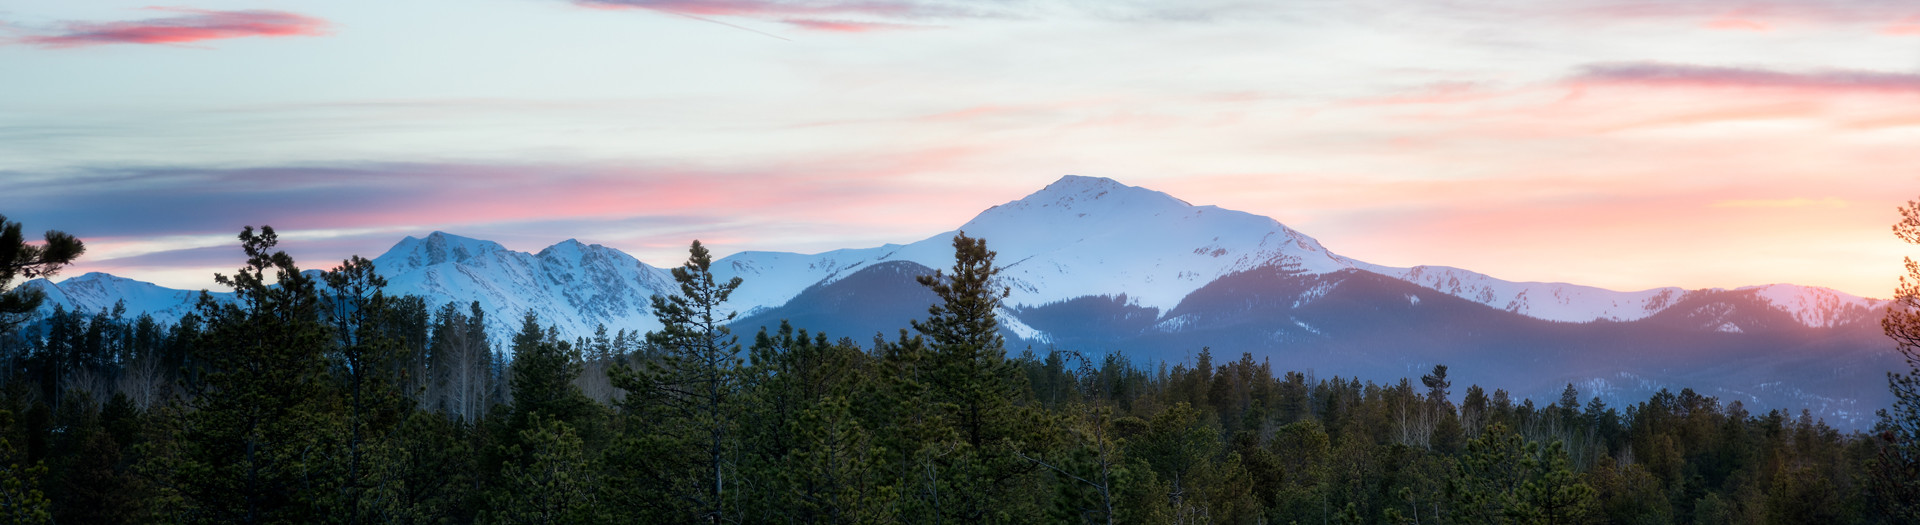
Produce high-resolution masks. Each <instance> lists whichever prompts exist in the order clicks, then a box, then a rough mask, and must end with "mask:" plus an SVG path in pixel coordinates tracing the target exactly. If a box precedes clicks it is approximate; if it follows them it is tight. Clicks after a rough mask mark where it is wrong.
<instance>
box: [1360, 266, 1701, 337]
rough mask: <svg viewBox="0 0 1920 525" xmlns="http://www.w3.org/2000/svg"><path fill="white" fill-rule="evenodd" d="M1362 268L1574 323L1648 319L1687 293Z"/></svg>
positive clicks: (1441, 269) (1455, 271)
mask: <svg viewBox="0 0 1920 525" xmlns="http://www.w3.org/2000/svg"><path fill="white" fill-rule="evenodd" d="M1362 268H1365V269H1366V270H1368V271H1372V272H1374V273H1378V274H1381V275H1387V276H1391V277H1394V278H1396V279H1400V280H1403V281H1407V282H1410V283H1414V284H1418V285H1420V286H1424V287H1427V288H1428V289H1432V290H1434V291H1437V292H1441V293H1445V294H1447V295H1452V296H1454V297H1459V298H1461V299H1466V300H1469V301H1473V302H1476V303H1480V304H1484V305H1487V306H1491V307H1494V308H1498V309H1501V310H1506V311H1509V312H1513V313H1517V314H1520V315H1525V316H1528V317H1533V318H1536V319H1545V320H1548V321H1562V322H1571V323H1584V322H1589V321H1596V320H1607V321H1634V320H1638V319H1644V318H1646V317H1647V316H1649V315H1653V314H1655V313H1658V312H1659V311H1660V310H1663V309H1665V308H1666V307H1668V306H1671V305H1673V303H1674V301H1677V300H1679V299H1680V297H1681V296H1683V295H1685V294H1686V293H1687V291H1686V290H1685V289H1682V288H1675V287H1666V288H1654V289H1651V290H1641V291H1637V292H1616V291H1613V290H1607V289H1604V288H1594V287H1591V286H1580V285H1575V284H1567V283H1539V282H1512V281H1502V280H1499V279H1495V278H1493V277H1489V276H1487V275H1484V274H1480V273H1476V272H1471V271H1467V270H1462V269H1459V268H1451V267H1446V266H1415V267H1412V268H1393V267H1388V266H1379V265H1372V264H1369V265H1364V266H1362Z"/></svg>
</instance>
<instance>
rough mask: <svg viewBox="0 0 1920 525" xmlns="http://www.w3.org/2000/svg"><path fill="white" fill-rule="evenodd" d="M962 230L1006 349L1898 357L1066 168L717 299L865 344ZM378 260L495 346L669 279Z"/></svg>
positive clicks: (1598, 379)
mask: <svg viewBox="0 0 1920 525" xmlns="http://www.w3.org/2000/svg"><path fill="white" fill-rule="evenodd" d="M960 231H964V232H966V233H967V235H969V236H972V237H978V238H984V239H987V241H988V247H989V248H990V249H992V250H994V251H996V252H997V253H998V257H997V262H998V264H999V265H1000V266H1001V267H1002V268H1003V271H1002V274H1001V279H1002V281H1001V282H1002V284H1004V285H1006V286H1007V287H1009V288H1010V289H1011V294H1010V295H1009V296H1008V297H1007V299H1006V301H1005V308H1004V309H1003V310H1002V312H1001V313H1002V325H1003V328H1004V329H1005V331H1006V335H1007V336H1008V337H1009V340H1010V343H1011V344H1012V345H1014V347H1015V348H1016V349H1017V348H1019V347H1026V346H1030V347H1034V348H1046V347H1048V346H1053V347H1059V348H1066V349H1076V350H1082V351H1086V352H1091V353H1106V352H1113V351H1119V352H1125V353H1126V354H1127V355H1130V356H1135V357H1136V358H1143V359H1149V360H1163V359H1164V360H1172V361H1179V360H1182V359H1185V358H1187V357H1188V356H1189V355H1190V354H1192V353H1193V352H1196V351H1198V350H1199V349H1200V348H1202V347H1211V348H1212V351H1213V352H1214V353H1215V355H1222V356H1228V355H1230V354H1237V353H1241V352H1246V353H1252V354H1254V355H1256V356H1264V357H1267V358H1270V359H1273V360H1275V361H1276V366H1277V367H1279V368H1283V369H1313V370H1316V371H1317V372H1318V373H1325V374H1338V375H1355V374H1358V375H1361V376H1363V377H1368V378H1371V379H1378V380H1383V381H1395V380H1397V379H1398V378H1401V377H1409V376H1414V375H1417V374H1419V373H1423V372H1425V371H1426V369H1428V368H1430V367H1431V366H1432V365H1434V364H1438V363H1444V364H1448V365H1449V366H1450V367H1451V370H1453V371H1454V373H1455V374H1456V376H1457V377H1458V378H1459V379H1458V384H1469V383H1480V384H1483V385H1486V386H1488V387H1490V388H1492V387H1499V388H1506V389H1508V390H1510V391H1513V392H1514V393H1515V394H1516V395H1520V396H1528V397H1533V398H1536V399H1555V398H1557V397H1558V394H1559V392H1560V389H1561V388H1564V386H1565V385H1566V384H1568V383H1573V384H1575V385H1576V386H1578V387H1579V388H1580V389H1581V390H1582V392H1583V393H1584V394H1586V395H1598V396H1600V397H1602V398H1603V399H1605V400H1607V401H1608V402H1610V403H1616V404H1617V403H1619V402H1623V401H1626V402H1630V401H1633V400H1634V399H1636V398H1640V399H1644V398H1645V395H1646V394H1650V393H1652V392H1653V391H1656V390H1658V389H1659V388H1666V387H1671V388H1680V387H1693V388H1695V389H1696V390H1699V391H1701V392H1702V393H1706V394H1709V395H1718V396H1721V397H1723V398H1725V399H1727V400H1729V401H1731V400H1736V399H1737V400H1741V401H1742V402H1743V403H1746V404H1748V405H1750V406H1753V407H1798V406H1809V407H1812V408H1815V409H1816V411H1817V412H1818V413H1820V414H1822V415H1823V416H1825V417H1828V418H1829V420H1830V421H1834V422H1835V423H1836V424H1840V425H1853V426H1855V427H1857V426H1862V425H1864V424H1865V422H1866V421H1868V419H1869V418H1870V416H1871V412H1872V409H1873V408H1874V407H1877V406H1882V405H1884V404H1885V403H1884V401H1885V400H1886V396H1887V394H1886V392H1885V388H1884V385H1881V384H1880V381H1881V379H1880V378H1881V377H1882V375H1881V372H1883V371H1885V370H1890V369H1892V368H1893V367H1895V366H1897V365H1898V364H1899V363H1898V362H1897V361H1896V360H1895V359H1896V357H1895V355H1894V353H1893V352H1892V351H1891V346H1890V345H1889V344H1887V343H1886V341H1885V339H1884V338H1882V337H1880V336H1879V334H1878V319H1879V316H1880V314H1881V312H1882V311H1883V310H1884V308H1885V307H1886V302H1885V301H1879V300H1874V299H1866V298H1860V297H1854V296H1850V295H1847V294H1844V293H1840V292H1837V291H1834V290H1829V289H1825V288H1815V287H1805V286H1796V285H1789V284H1774V285H1766V286H1755V287H1746V288H1739V289H1733V290H1721V289H1707V290H1685V289H1680V288H1655V289H1651V290H1640V291H1625V292H1622V291H1613V290H1606V289H1601V288H1594V287H1588V286H1579V285H1574V284H1566V283H1538V282H1510V281H1504V280H1500V279H1497V278H1494V277H1491V276H1487V275H1484V274H1479V273H1475V272H1472V271H1468V270H1464V269H1459V268H1449V267H1440V266H1415V267H1412V268H1396V267H1388V266H1381V265H1376V264H1371V263H1367V262H1364V261H1357V260H1353V259H1350V258H1347V257H1344V256H1341V255H1338V254H1336V253H1334V252H1332V251H1331V250H1329V249H1327V248H1326V247H1325V246H1323V245H1322V244H1321V243H1320V242H1319V241H1317V240H1315V239H1313V238H1312V237H1309V236H1307V235H1305V234H1303V233H1301V232H1299V231H1296V230H1293V229H1292V228H1289V227H1287V226H1286V225H1283V224H1281V223H1279V222H1277V221H1275V220H1273V219H1271V218H1267V217H1262V216H1258V215H1253V214H1249V213H1245V212H1239V211H1234V210H1226V209H1221V208H1218V207H1214V206H1195V205H1192V204H1190V203H1187V202H1185V201H1182V200H1180V199H1177V198H1174V197H1173V196H1170V195H1167V194H1165V193H1161V192H1158V191H1154V190H1150V189H1146V188H1140V187H1134V186H1127V185H1125V184H1121V183H1119V182H1116V181H1113V180H1111V179H1105V178H1096V177H1081V176H1067V177H1063V178H1061V179H1059V180H1058V181H1056V182H1054V183H1053V184H1050V185H1048V186H1046V187H1045V188H1043V189H1041V190H1040V191H1037V192H1035V193H1033V194H1031V195H1028V196H1026V197H1023V198H1021V199H1018V200H1014V201H1011V202H1007V203H1005V204H1001V205H999V206H994V207H992V208H989V209H987V210H985V211H983V212H982V213H980V214H979V215H978V216H975V217H974V218H973V219H972V220H970V221H968V222H967V223H965V224H963V225H961V226H960V228H959V229H958V230H956V231H953V232H945V233H941V234H938V235H934V236H931V237H928V238H925V239H922V240H920V241H917V242H912V243H908V244H889V245H884V246H878V247H872V248H861V249H845V250H835V251H830V252H824V253H818V254H796V253H781V252H761V251H750V252H741V253H736V254H733V255H730V256H727V257H725V258H722V259H720V260H718V261H716V262H715V263H714V272H715V274H716V276H717V277H719V278H722V279H726V278H731V277H736V276H737V277H740V278H742V279H743V282H744V284H743V285H742V286H741V288H740V289H739V290H738V291H737V292H736V293H735V294H734V296H733V300H732V301H731V302H730V303H729V304H728V305H726V306H727V307H728V308H730V309H731V311H733V312H737V313H738V314H739V315H740V318H739V320H738V321H736V322H735V323H734V325H735V329H736V331H737V332H741V333H743V335H744V334H746V333H750V332H751V331H753V330H756V329H758V328H761V327H769V328H771V327H775V326H778V324H779V322H780V321H781V320H783V319H784V320H788V321H790V322H792V323H793V324H794V325H795V326H796V327H797V328H806V329H810V330H813V331H815V332H824V333H827V334H829V335H830V336H833V337H851V338H853V339H854V340H856V341H860V342H866V341H870V340H871V338H872V337H874V336H875V335H876V334H880V335H885V336H888V337H891V336H893V335H894V334H897V333H898V331H899V329H901V328H905V327H906V326H907V321H908V320H911V319H915V318H919V317H923V316H924V315H925V314H926V306H927V305H929V304H931V303H932V302H933V301H934V298H933V296H932V294H930V293H928V292H927V291H926V290H925V289H924V288H922V287H920V286H919V285H918V284H917V283H915V282H914V277H916V276H918V275H925V274H929V273H932V272H933V271H935V269H941V268H946V267H948V266H950V265H951V264H952V261H953V255H952V253H953V250H952V246H951V243H952V239H953V236H954V235H955V234H956V233H957V232H960ZM374 263H375V266H376V268H377V269H378V271H379V272H380V273H381V274H382V275H384V276H386V277H387V279H388V281H389V288H388V291H389V293H393V294H414V295H420V296H423V297H426V298H427V300H428V302H429V304H444V303H445V302H448V301H453V302H460V303H465V302H468V301H479V302H480V303H481V305H482V307H483V308H485V309H486V311H487V313H488V314H489V319H488V324H489V329H490V332H491V333H492V334H493V335H494V337H495V338H496V340H500V341H504V340H507V338H508V337H509V336H510V334H511V333H512V332H513V331H515V330H516V329H517V327H518V326H519V318H520V316H521V315H522V314H523V313H525V312H527V311H532V312H535V313H536V314H538V315H539V316H540V318H541V319H542V322H543V323H548V324H553V325H557V326H558V327H559V328H560V330H561V331H562V332H564V333H566V334H570V335H588V334H591V333H592V331H593V329H594V328H595V327H596V326H597V325H602V324H604V325H605V326H607V327H608V328H610V329H618V328H626V329H629V330H652V329H655V328H657V327H658V326H659V324H658V321H656V320H655V319H654V318H653V317H652V315H651V314H650V312H649V311H648V302H647V298H648V297H649V296H651V295H654V294H662V293H671V292H673V291H674V290H676V289H677V287H676V286H674V284H673V282H672V278H671V274H670V273H668V272H667V271H665V270H662V269H660V268H657V267H654V266H650V265H648V264H646V263H643V262H640V261H639V260H636V259H634V258H633V257H631V256H629V255H627V254H625V253H622V252H620V251H618V250H614V249H611V248H607V247H604V246H600V245H588V244H583V243H581V242H579V241H576V240H571V239H570V240H567V241H563V242H560V243H558V244H555V245H553V246H550V247H547V248H546V249H543V250H541V251H540V252H538V253H526V252H517V251H513V250H508V249H506V248H504V247H502V246H500V245H499V244H496V243H493V242H488V241H483V240H477V239H470V238H465V237H460V236H457V235H451V234H447V233H443V232H434V233H432V234H430V235H427V236H426V237H424V238H414V237H408V238H406V239H404V240H402V241H400V242H399V243H398V244H396V245H394V247H393V248H392V249H390V250H388V252H387V253H385V254H383V255H381V256H380V257H378V258H376V259H374ZM27 285H28V286H41V287H44V288H46V289H48V290H49V294H50V297H51V299H52V300H50V301H49V306H51V305H53V304H62V305H65V306H66V307H67V308H70V309H71V308H80V309H86V310H92V309H97V308H100V307H104V306H110V305H111V300H113V299H117V298H126V299H127V300H128V303H129V307H130V309H131V310H133V311H135V312H139V311H147V312H153V313H154V315H155V316H156V317H159V318H161V319H162V320H171V319H172V318H177V316H178V315H179V314H180V313H184V311H185V308H184V307H182V306H181V305H183V304H186V303H187V302H189V299H190V297H188V296H189V295H191V294H188V293H186V292H180V291H175V290H167V289H164V288H159V287H156V286H153V285H150V284H146V283H140V282H138V281H131V280H127V279H121V278H117V277H112V276H106V275H102V274H88V275H83V276H79V277H75V278H72V279H69V280H67V281H63V282H61V283H60V284H59V285H57V286H56V285H53V284H52V283H49V282H47V281H44V280H39V281H34V282H32V283H28V284H27ZM56 291H57V292H59V293H57V294H56V293H54V292H56Z"/></svg>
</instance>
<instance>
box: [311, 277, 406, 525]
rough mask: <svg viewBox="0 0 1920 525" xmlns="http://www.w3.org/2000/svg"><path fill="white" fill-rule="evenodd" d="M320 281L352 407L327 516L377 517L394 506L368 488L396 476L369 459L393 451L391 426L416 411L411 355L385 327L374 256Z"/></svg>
mask: <svg viewBox="0 0 1920 525" xmlns="http://www.w3.org/2000/svg"><path fill="white" fill-rule="evenodd" d="M322 279H323V280H325V282H326V284H327V288H326V294H325V300H326V303H327V304H326V309H325V312H326V315H325V317H326V320H327V321H328V322H329V324H330V325H332V328H333V334H334V338H335V343H334V345H335V346H334V348H335V352H334V354H335V370H336V375H338V376H339V382H340V383H342V384H343V385H344V390H345V392H344V393H345V394H346V396H345V397H346V405H347V406H346V409H347V413H346V416H347V417H346V422H345V423H346V435H345V436H342V439H341V445H340V446H342V447H343V448H345V450H344V451H342V452H341V453H340V455H341V456H342V458H343V460H344V461H343V462H344V463H345V465H344V466H343V469H342V470H344V472H341V473H340V474H339V475H340V476H341V480H340V482H339V483H340V486H339V490H338V491H337V495H336V496H335V498H333V499H334V500H335V501H333V502H332V504H331V505H330V506H331V507H333V508H334V510H333V511H332V512H330V513H329V515H330V517H332V518H333V519H335V520H338V521H342V522H346V523H362V522H368V521H380V520H381V518H382V517H387V516H391V515H392V514H393V513H394V511H395V509H393V508H391V505H389V504H384V503H382V504H377V503H376V499H377V498H369V497H367V493H368V492H374V493H376V495H377V494H378V493H382V492H386V491H388V490H390V489H387V488H383V487H378V486H376V485H379V484H382V483H387V482H391V481H393V479H392V478H390V477H385V476H376V475H375V470H374V469H373V468H372V467H371V466H370V465H369V464H368V463H369V458H371V457H385V456H388V455H390V454H391V453H392V452H393V451H392V450H389V449H391V448H392V447H394V446H397V445H398V441H399V440H398V436H396V435H394V432H395V431H396V430H398V429H399V426H400V423H401V421H403V420H404V419H405V418H406V413H407V412H408V411H409V410H411V409H412V398H411V397H410V396H409V395H407V392H405V391H403V390H402V388H403V387H402V384H403V381H404V377H403V376H404V374H405V373H406V369H405V368H404V365H405V362H406V356H405V355H404V354H403V350H402V348H401V346H400V342H399V341H398V340H397V339H396V338H394V337H392V336H390V335H389V334H388V331H387V329H388V328H390V326H389V322H390V321H391V319H390V317H391V316H393V315H395V314H396V313H397V312H396V311H395V310H394V309H393V308H392V307H391V305H390V303H389V300H388V297H387V295H386V291H385V287H386V285H387V280H386V279H385V278H382V277H380V275H379V274H378V273H375V271H374V266H373V261H369V260H366V259H364V258H361V257H359V256H354V257H352V258H350V259H348V260H346V261H343V262H342V263H341V265H340V267H338V268H335V269H334V270H332V271H328V272H326V273H325V274H322Z"/></svg>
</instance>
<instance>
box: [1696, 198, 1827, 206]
mask: <svg viewBox="0 0 1920 525" xmlns="http://www.w3.org/2000/svg"><path fill="white" fill-rule="evenodd" d="M1847 206H1848V203H1847V201H1846V200H1845V199H1841V198H1838V197H1827V198H1824V199H1809V198H1806V197H1794V198H1791V199H1751V200H1727V201H1720V202H1715V203H1713V207H1715V208H1845V207H1847Z"/></svg>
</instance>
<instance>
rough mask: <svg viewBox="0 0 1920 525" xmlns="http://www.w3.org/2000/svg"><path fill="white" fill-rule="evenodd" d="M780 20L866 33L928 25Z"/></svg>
mask: <svg viewBox="0 0 1920 525" xmlns="http://www.w3.org/2000/svg"><path fill="white" fill-rule="evenodd" d="M781 22H783V23H785V24H787V25H790V26H794V27H798V28H800V29H806V30H809V31H826V32H830V33H866V32H871V31H894V30H901V29H925V28H927V27H929V26H921V25H911V24H889V23H882V22H855V21H849V20H820V19H812V18H788V19H784V20H781Z"/></svg>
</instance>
